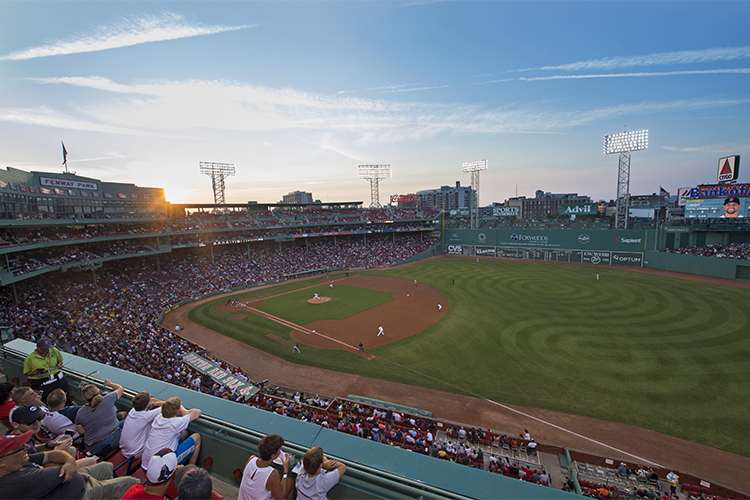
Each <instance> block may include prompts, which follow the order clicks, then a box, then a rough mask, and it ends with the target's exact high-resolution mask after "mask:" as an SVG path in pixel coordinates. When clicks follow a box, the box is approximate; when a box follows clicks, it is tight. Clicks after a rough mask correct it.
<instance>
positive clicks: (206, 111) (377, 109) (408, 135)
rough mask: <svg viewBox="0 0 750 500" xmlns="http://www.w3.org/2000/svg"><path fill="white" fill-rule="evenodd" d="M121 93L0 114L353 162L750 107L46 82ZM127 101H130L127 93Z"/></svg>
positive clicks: (212, 84) (210, 84)
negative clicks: (241, 139) (260, 140)
mask: <svg viewBox="0 0 750 500" xmlns="http://www.w3.org/2000/svg"><path fill="white" fill-rule="evenodd" d="M34 81H36V82H39V83H44V84H58V85H60V84H67V85H76V86H83V87H89V88H95V89H100V90H106V91H109V92H112V93H114V94H117V98H114V99H111V100H106V99H105V100H103V101H102V100H100V101H98V103H97V104H91V105H85V106H79V107H78V108H77V110H76V111H74V112H72V114H73V115H74V116H69V114H65V113H62V112H58V111H54V110H52V109H48V108H39V109H0V120H4V121H12V122H15V123H29V124H37V125H45V126H50V127H59V128H71V129H76V130H81V129H82V130H96V131H101V132H110V133H125V134H140V135H154V136H160V135H162V136H164V135H168V136H182V137H186V136H200V135H201V132H199V131H206V130H216V131H234V132H239V133H245V132H248V131H263V132H269V131H281V130H283V131H286V132H288V133H291V134H293V135H296V136H299V137H301V138H304V140H307V141H309V142H314V143H316V144H318V145H319V146H320V147H323V148H325V149H329V150H331V151H334V152H336V153H338V154H341V155H344V156H347V157H352V158H356V157H360V156H361V155H360V153H359V152H358V151H357V150H358V149H360V148H362V147H364V146H367V145H372V144H378V143H396V142H399V141H404V140H414V141H418V140H422V139H425V138H429V137H434V136H436V135H438V134H443V133H449V134H472V133H479V134H503V133H533V134H549V133H560V132H564V131H566V130H568V129H570V128H571V127H576V126H580V125H584V124H590V123H594V122H599V121H603V120H611V119H612V118H613V117H618V116H632V115H638V114H649V113H663V112H668V111H679V110H689V109H700V108H722V107H728V106H733V105H740V104H743V105H744V104H748V103H750V98H748V99H713V98H698V99H688V100H675V101H665V102H655V101H643V102H639V103H628V104H622V105H619V106H613V107H607V108H596V109H588V110H585V109H584V110H565V109H554V108H551V107H550V106H549V105H548V103H542V102H540V103H536V104H529V105H524V106H521V105H517V104H516V105H507V106H503V107H493V108H490V107H487V106H483V105H467V104H454V103H447V104H435V103H425V102H396V101H388V100H385V99H362V98H353V97H345V96H335V95H334V96H326V95H319V94H313V93H308V92H301V91H298V90H295V89H269V88H264V87H257V86H251V85H246V84H240V83H236V82H226V81H203V80H190V81H184V82H170V81H157V82H148V83H141V84H136V85H127V84H122V83H117V82H113V81H111V80H108V79H106V78H100V77H96V76H93V77H76V78H47V79H37V80H34ZM124 95H127V97H124Z"/></svg>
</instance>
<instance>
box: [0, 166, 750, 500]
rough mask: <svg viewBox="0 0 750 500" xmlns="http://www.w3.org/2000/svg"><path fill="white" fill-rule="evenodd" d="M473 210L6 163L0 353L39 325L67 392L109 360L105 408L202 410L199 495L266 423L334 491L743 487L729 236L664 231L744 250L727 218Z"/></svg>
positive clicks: (742, 333)
mask: <svg viewBox="0 0 750 500" xmlns="http://www.w3.org/2000/svg"><path fill="white" fill-rule="evenodd" d="M743 206H744V205H743ZM471 226H472V225H471V224H468V223H467V221H466V220H465V219H462V218H461V217H455V218H451V217H450V214H448V213H447V212H445V211H442V210H438V209H434V208H427V207H423V206H420V205H419V204H417V205H416V206H414V207H409V208H399V207H394V206H387V207H385V208H368V207H365V206H363V202H361V201H351V202H333V203H328V202H327V203H310V204H305V203H303V204H292V203H278V204H254V203H253V204H227V203H223V204H172V203H169V202H168V201H167V200H166V199H165V194H164V190H163V189H161V188H144V187H139V186H137V185H135V184H124V183H114V182H107V181H103V180H101V179H94V178H88V177H82V176H78V175H76V174H73V173H62V174H61V173H53V172H25V171H22V170H18V169H14V168H11V167H8V168H6V169H5V170H0V253H2V254H4V258H3V266H2V269H0V285H2V295H0V297H1V299H0V300H2V308H0V331H1V333H2V347H1V349H2V353H3V356H2V369H1V370H0V371H1V372H2V374H4V376H5V378H6V382H9V383H11V384H12V388H13V391H12V392H13V393H14V394H15V393H16V392H17V391H16V390H15V389H17V388H21V387H27V386H29V380H28V379H27V377H26V376H25V375H24V369H23V367H24V359H25V358H27V356H30V355H31V354H32V353H33V352H35V351H34V350H35V348H36V349H40V347H39V342H40V341H41V340H42V339H47V340H49V341H50V342H51V343H52V345H54V346H55V347H56V348H58V349H59V350H60V351H61V353H62V356H63V359H64V362H63V364H62V365H61V366H62V368H61V373H62V374H64V377H65V379H67V381H68V382H69V386H70V387H71V389H70V391H69V393H68V400H69V401H70V402H71V403H72V402H75V403H76V404H81V403H83V402H85V400H86V399H85V398H84V397H83V395H82V394H81V392H80V390H79V388H81V387H86V386H87V385H89V384H90V385H95V386H97V387H100V388H104V386H105V381H106V382H109V381H111V382H114V383H115V384H116V385H117V384H119V385H120V386H122V387H123V388H124V391H123V394H122V396H121V397H120V398H119V399H118V400H117V403H116V404H117V408H118V409H119V410H122V411H128V410H130V408H132V407H133V398H134V396H135V395H136V394H138V393H139V392H141V391H148V392H149V393H150V395H151V396H153V397H155V398H158V399H160V400H167V399H168V398H171V397H173V396H177V397H179V398H180V400H181V401H182V404H184V406H185V407H186V408H199V409H200V410H201V411H202V415H201V417H200V418H198V419H196V420H194V421H191V423H190V427H189V430H190V431H191V432H193V433H198V434H200V437H201V438H200V448H199V451H198V449H196V452H195V453H196V457H195V458H196V459H195V460H194V461H195V462H196V463H197V465H198V466H199V467H201V468H204V469H205V470H206V471H208V473H209V474H210V476H211V478H212V480H213V490H214V491H213V497H214V498H222V497H225V498H237V497H238V489H239V488H240V487H241V483H242V478H243V468H244V467H245V464H246V462H247V461H248V457H250V456H251V455H252V454H257V453H259V451H258V444H259V442H260V440H261V439H262V438H263V437H264V436H266V435H269V434H278V435H281V436H283V437H284V439H285V443H284V450H285V451H286V452H287V453H289V454H290V455H291V456H292V457H293V460H292V461H295V460H296V461H297V462H299V460H300V459H301V457H302V456H303V455H305V451H306V450H308V449H310V448H312V447H315V446H320V447H322V448H323V449H324V450H325V453H326V456H328V457H329V458H331V459H335V460H337V461H339V462H341V463H343V464H345V465H346V467H347V472H346V474H345V475H343V476H341V480H340V482H339V483H338V484H337V485H336V486H334V487H333V489H331V490H330V492H329V497H330V498H332V499H339V498H341V499H343V498H414V499H417V498H435V499H464V498H502V499H506V498H507V499H510V498H513V499H536V498H540V499H541V498H572V495H586V496H589V493H591V492H596V494H599V495H603V496H605V497H611V498H613V499H626V498H627V499H635V498H636V497H642V498H645V497H649V498H660V497H662V496H663V495H664V497H665V498H669V493H670V486H674V485H675V484H677V487H676V490H675V489H674V488H672V490H671V493H672V494H673V495H674V496H676V497H677V498H680V499H684V500H688V499H690V498H701V497H703V498H709V496H710V497H711V498H717V499H719V498H722V499H723V498H734V499H737V498H750V445H749V444H748V443H747V439H745V437H746V435H747V432H746V431H743V430H742V429H747V427H748V425H747V414H748V412H750V403H749V401H750V378H748V373H749V372H750V361H748V360H750V356H749V354H750V341H749V340H748V336H747V332H748V331H750V308H748V304H750V260H748V258H747V257H746V256H745V257H744V258H743V256H742V255H740V253H741V251H739V250H738V251H737V252H736V253H737V254H738V255H737V256H736V257H738V258H717V257H716V256H713V255H696V254H693V255H688V253H690V252H687V251H682V250H685V249H688V248H697V247H706V246H708V245H722V246H723V247H724V248H729V249H732V248H735V247H736V248H742V247H743V245H746V244H747V243H748V242H750V225H749V224H748V223H746V222H740V223H737V222H729V221H726V220H718V221H716V222H711V223H707V222H705V221H699V222H696V221H691V220H690V219H684V220H682V221H680V222H679V223H677V222H673V223H670V224H668V225H659V226H649V225H648V224H643V225H640V226H637V225H635V226H633V225H631V227H629V228H628V229H612V228H611V227H610V225H609V224H608V223H607V222H606V221H604V220H603V218H599V217H591V218H586V217H579V218H577V219H575V220H569V219H565V220H559V219H558V220H549V221H542V222H519V221H518V220H515V221H514V220H512V219H495V220H492V221H489V220H484V221H480V224H478V226H479V227H471ZM693 253H695V252H693ZM723 256H724V257H727V256H728V255H723ZM35 344H36V345H35ZM60 377H61V378H62V375H61V376H60ZM10 397H11V396H10V393H8V399H10ZM5 402H6V401H2V403H5ZM5 423H7V422H5ZM36 437H37V438H38V439H39V440H40V441H45V440H49V439H52V438H54V436H52V435H49V433H45V429H44V427H42V430H40V431H39V433H38V434H37V435H36ZM89 451H90V450H89ZM109 451H110V453H107V454H106V455H103V456H101V457H98V459H100V460H104V461H108V462H111V463H112V464H113V468H114V470H115V475H118V476H124V475H127V476H134V477H136V478H138V479H139V480H145V475H144V474H145V473H144V472H143V469H141V468H140V466H139V460H140V459H138V458H136V459H133V458H129V457H125V456H124V455H123V453H122V451H121V450H118V449H116V448H115V449H112V450H109ZM78 453H81V454H82V456H83V455H84V454H85V453H86V445H85V444H81V445H80V446H79V449H78ZM675 475H676V476H679V482H677V483H673V481H672V479H670V478H671V477H674V476H675ZM604 492H606V494H605V493H604ZM0 496H1V495H0Z"/></svg>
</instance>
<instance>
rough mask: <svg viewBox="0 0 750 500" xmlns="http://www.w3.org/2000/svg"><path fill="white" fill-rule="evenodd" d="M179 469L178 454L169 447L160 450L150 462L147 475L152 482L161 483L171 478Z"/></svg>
mask: <svg viewBox="0 0 750 500" xmlns="http://www.w3.org/2000/svg"><path fill="white" fill-rule="evenodd" d="M175 470H177V455H175V454H174V452H173V451H172V450H170V449H169V448H163V449H161V450H159V451H158V452H157V453H156V455H154V456H153V457H151V460H150V461H149V463H148V471H147V472H146V477H147V478H148V482H149V483H151V484H160V483H163V482H164V481H169V479H170V478H171V477H172V475H173V474H174V471H175Z"/></svg>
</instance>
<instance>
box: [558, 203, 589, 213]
mask: <svg viewBox="0 0 750 500" xmlns="http://www.w3.org/2000/svg"><path fill="white" fill-rule="evenodd" d="M557 213H558V214H559V215H594V214H597V213H599V205H597V204H596V203H573V204H565V205H560V206H559V207H557Z"/></svg>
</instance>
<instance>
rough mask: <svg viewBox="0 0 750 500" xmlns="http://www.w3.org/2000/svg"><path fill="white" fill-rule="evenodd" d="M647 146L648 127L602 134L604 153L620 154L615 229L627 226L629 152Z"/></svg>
mask: <svg viewBox="0 0 750 500" xmlns="http://www.w3.org/2000/svg"><path fill="white" fill-rule="evenodd" d="M647 147H648V129H646V130H638V131H635V132H622V133H621V134H612V135H605V136H604V154H605V155H611V154H615V153H619V154H620V161H619V169H618V171H617V207H616V209H615V229H627V228H628V211H629V207H628V205H629V201H630V153H631V152H632V151H640V150H642V149H646V148H647Z"/></svg>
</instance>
